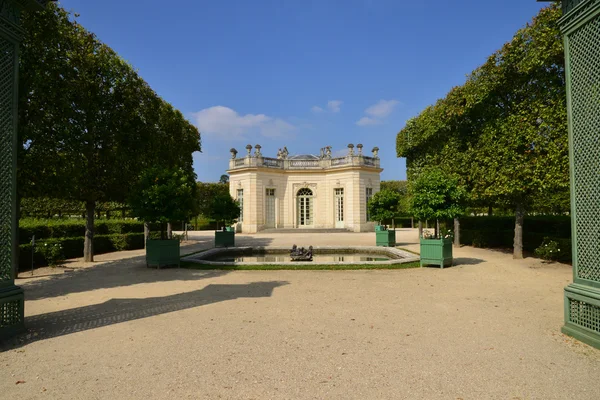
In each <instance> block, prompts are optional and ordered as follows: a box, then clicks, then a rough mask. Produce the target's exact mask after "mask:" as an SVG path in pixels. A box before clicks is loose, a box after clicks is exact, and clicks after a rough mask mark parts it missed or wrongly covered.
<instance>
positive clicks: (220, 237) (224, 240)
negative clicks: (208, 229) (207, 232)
mask: <svg viewBox="0 0 600 400" xmlns="http://www.w3.org/2000/svg"><path fill="white" fill-rule="evenodd" d="M234 246H235V232H233V231H216V232H215V247H234Z"/></svg>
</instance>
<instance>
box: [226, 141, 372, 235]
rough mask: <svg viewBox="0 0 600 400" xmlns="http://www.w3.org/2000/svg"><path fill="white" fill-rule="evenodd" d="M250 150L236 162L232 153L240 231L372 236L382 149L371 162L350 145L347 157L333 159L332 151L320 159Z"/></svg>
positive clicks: (231, 181) (232, 186)
mask: <svg viewBox="0 0 600 400" xmlns="http://www.w3.org/2000/svg"><path fill="white" fill-rule="evenodd" d="M252 149H253V148H252V146H251V145H248V146H246V150H247V154H246V156H245V157H243V158H238V157H237V150H235V149H231V159H230V160H229V170H228V171H227V172H228V174H229V175H230V178H229V191H230V194H231V196H232V197H233V198H234V199H236V200H238V201H239V203H240V205H241V207H242V212H241V214H240V217H239V220H238V223H237V226H236V231H238V232H244V233H256V232H258V231H262V230H265V229H306V230H310V229H345V230H348V231H352V232H366V231H373V230H374V225H375V223H374V222H373V221H370V219H369V215H368V211H367V202H368V200H369V199H370V198H371V197H372V196H373V194H375V193H377V192H378V191H379V186H380V173H381V172H382V171H383V170H382V169H381V168H380V166H379V156H378V151H379V149H378V148H377V147H375V148H373V150H372V153H373V155H372V157H368V156H365V155H364V154H363V146H362V144H358V145H357V146H356V151H355V149H354V145H352V144H350V145H348V154H347V155H346V156H343V157H332V155H331V147H324V148H322V149H321V152H320V155H318V156H317V155H310V154H304V155H294V156H290V155H289V154H288V150H287V148H285V147H284V148H283V150H279V151H278V154H277V157H276V158H269V157H264V156H263V155H262V153H261V151H260V150H261V146H260V145H256V146H255V147H254V152H252Z"/></svg>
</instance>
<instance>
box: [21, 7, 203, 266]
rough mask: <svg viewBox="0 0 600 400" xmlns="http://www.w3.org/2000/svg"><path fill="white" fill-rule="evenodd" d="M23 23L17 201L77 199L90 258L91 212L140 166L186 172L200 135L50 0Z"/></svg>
mask: <svg viewBox="0 0 600 400" xmlns="http://www.w3.org/2000/svg"><path fill="white" fill-rule="evenodd" d="M22 24H23V28H24V29H25V31H26V35H25V38H24V41H23V45H22V47H21V58H20V66H21V74H20V75H21V76H20V81H19V83H20V88H19V89H20V90H19V95H20V96H19V124H18V126H19V132H18V135H19V141H20V143H21V145H20V146H19V153H18V165H19V167H18V180H19V186H18V191H19V197H30V198H37V197H51V198H56V199H61V200H65V201H69V202H74V203H79V204H81V203H84V204H85V212H86V214H87V218H88V224H87V232H86V235H85V237H86V247H85V252H86V254H85V259H86V261H93V247H92V238H93V236H94V217H95V214H96V210H97V208H96V207H98V206H99V205H100V204H101V203H109V202H121V203H123V202H125V200H126V199H127V198H128V196H129V195H130V194H131V191H132V189H133V188H135V187H136V183H137V182H138V179H139V177H140V175H141V173H142V171H144V170H145V169H146V168H148V167H149V166H152V167H155V168H164V169H177V168H181V169H183V170H191V169H192V153H194V152H195V151H200V134H199V132H198V129H197V128H196V127H194V126H193V125H192V124H190V123H189V122H188V121H187V120H186V119H185V117H184V116H183V115H182V114H181V112H179V111H177V110H175V109H174V108H173V107H172V106H171V105H170V104H168V103H167V102H165V101H164V100H163V99H161V98H160V97H159V96H158V95H157V94H156V93H155V92H154V91H153V90H152V89H151V88H150V87H149V86H148V84H147V83H146V82H145V81H144V80H143V79H142V78H141V77H140V76H139V74H138V73H137V72H136V70H135V69H134V68H133V67H132V66H131V65H129V64H128V63H127V62H126V61H125V60H124V59H123V58H121V57H119V56H118V55H117V54H116V53H115V52H114V51H113V50H112V49H111V48H110V47H108V46H106V45H105V44H104V43H102V42H101V41H100V40H98V38H97V37H96V36H95V35H94V34H93V33H91V32H89V31H87V30H86V29H85V28H83V27H82V26H81V25H80V24H79V23H78V22H77V21H76V19H75V18H74V17H73V16H72V15H71V14H69V13H68V12H66V11H65V10H64V9H61V8H60V7H59V6H57V5H56V4H54V3H52V4H50V5H49V6H48V7H47V8H46V10H45V11H43V12H39V13H25V14H24V16H23V22H22Z"/></svg>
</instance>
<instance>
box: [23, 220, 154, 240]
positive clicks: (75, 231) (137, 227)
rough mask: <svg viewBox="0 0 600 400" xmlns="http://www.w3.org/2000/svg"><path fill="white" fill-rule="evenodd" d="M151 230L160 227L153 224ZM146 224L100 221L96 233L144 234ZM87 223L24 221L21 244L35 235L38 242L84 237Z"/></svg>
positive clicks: (140, 222) (129, 221)
mask: <svg viewBox="0 0 600 400" xmlns="http://www.w3.org/2000/svg"><path fill="white" fill-rule="evenodd" d="M150 229H151V230H158V229H159V226H158V225H156V224H152V225H151V226H150ZM143 232H144V223H143V222H142V221H136V220H117V219H114V220H113V219H109V220H98V221H96V233H97V234H99V235H109V234H115V233H123V234H124V233H143ZM84 234H85V221H84V220H81V219H50V220H44V219H22V220H20V221H19V243H23V244H24V243H29V242H30V241H31V238H32V236H33V235H35V238H36V240H41V239H50V238H70V237H83V235H84Z"/></svg>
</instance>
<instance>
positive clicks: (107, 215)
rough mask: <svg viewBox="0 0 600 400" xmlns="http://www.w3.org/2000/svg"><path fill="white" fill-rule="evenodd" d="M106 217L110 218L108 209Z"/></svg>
mask: <svg viewBox="0 0 600 400" xmlns="http://www.w3.org/2000/svg"><path fill="white" fill-rule="evenodd" d="M106 219H110V211H106Z"/></svg>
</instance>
